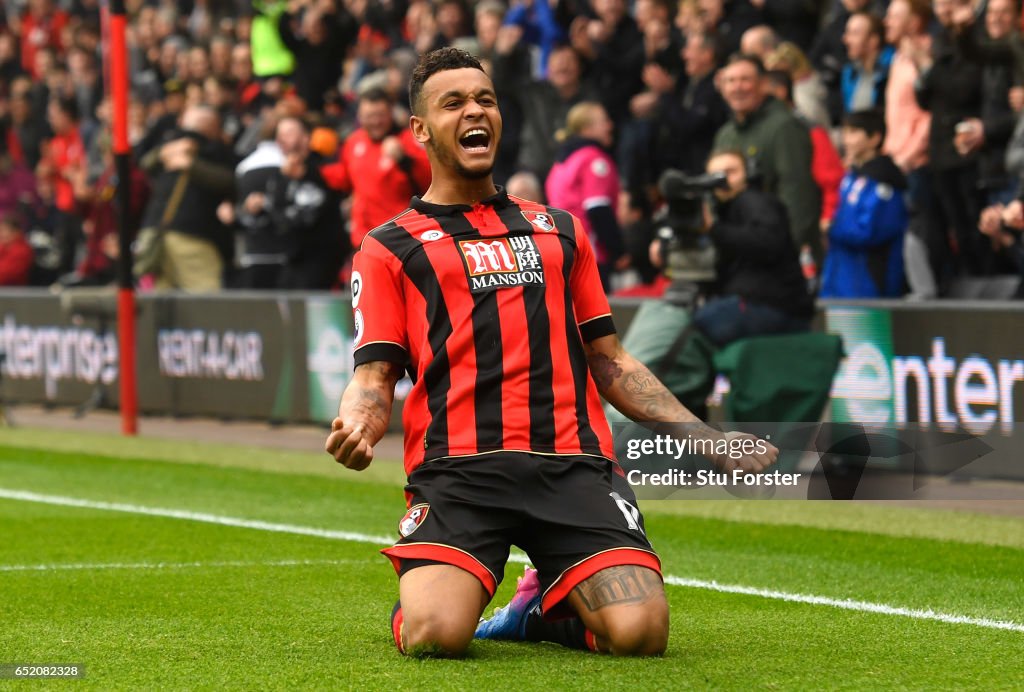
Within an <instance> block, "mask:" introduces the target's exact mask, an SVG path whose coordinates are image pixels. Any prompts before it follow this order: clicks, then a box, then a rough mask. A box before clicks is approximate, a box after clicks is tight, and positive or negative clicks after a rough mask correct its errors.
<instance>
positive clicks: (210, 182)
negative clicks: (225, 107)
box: [142, 106, 234, 292]
mask: <svg viewBox="0 0 1024 692" xmlns="http://www.w3.org/2000/svg"><path fill="white" fill-rule="evenodd" d="M171 136H172V137H173V138H172V139H171V140H170V141H168V142H166V143H164V144H163V145H162V146H160V147H159V148H157V149H154V150H153V151H152V152H150V153H149V154H148V155H147V156H146V157H144V158H143V160H142V167H143V169H144V170H146V171H147V172H148V173H149V175H150V179H151V180H152V181H153V193H152V197H150V200H149V204H148V205H146V212H145V214H143V219H142V228H143V229H146V228H160V229H163V238H162V242H163V256H162V262H161V266H160V267H159V268H158V270H157V272H156V273H157V282H156V287H157V288H159V289H180V290H183V291H189V292H210V291H219V290H220V289H221V286H222V285H223V277H222V274H223V270H224V258H225V257H226V256H227V255H228V254H229V253H230V251H231V237H230V235H229V234H228V233H227V231H226V230H225V229H224V227H223V226H222V225H221V223H220V221H219V220H218V218H217V205H218V204H220V202H221V201H222V200H224V199H226V198H228V197H229V196H230V195H231V194H232V192H233V191H234V174H233V173H232V161H231V155H230V152H229V151H228V149H227V147H225V146H224V144H223V143H222V142H221V141H220V140H219V137H220V119H219V118H218V116H217V111H215V110H213V109H212V108H209V107H208V106H192V107H190V108H189V109H188V110H186V111H185V113H184V114H183V115H182V118H181V126H180V130H178V131H177V132H175V133H173V134H172V135H171Z"/></svg>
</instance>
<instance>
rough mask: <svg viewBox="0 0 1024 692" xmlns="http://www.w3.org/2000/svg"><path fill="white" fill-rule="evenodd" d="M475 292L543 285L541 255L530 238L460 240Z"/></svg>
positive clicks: (472, 290) (460, 246)
mask: <svg viewBox="0 0 1024 692" xmlns="http://www.w3.org/2000/svg"><path fill="white" fill-rule="evenodd" d="M459 252H461V253H462V259H463V261H464V262H465V266H466V273H467V274H468V276H469V290H470V292H471V293H479V292H481V291H490V290H493V289H496V288H504V287H506V286H525V285H543V284H544V268H543V266H542V265H541V261H540V253H539V252H537V246H536V245H535V244H534V242H533V239H532V238H530V237H529V236H515V237H511V238H491V239H485V238H482V239H480V240H460V241H459Z"/></svg>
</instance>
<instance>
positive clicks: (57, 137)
mask: <svg viewBox="0 0 1024 692" xmlns="http://www.w3.org/2000/svg"><path fill="white" fill-rule="evenodd" d="M46 113H47V118H48V120H49V122H50V128H51V129H52V130H53V133H54V134H53V137H52V138H50V140H49V141H48V142H46V143H45V144H44V145H43V157H42V159H41V160H40V161H39V165H38V166H37V167H36V178H37V179H46V180H47V181H49V183H50V184H51V185H52V186H53V195H54V199H53V203H54V206H55V207H56V208H57V213H58V219H57V228H56V234H57V237H56V242H57V244H58V246H59V248H60V257H61V260H60V267H59V269H60V272H61V273H62V274H63V273H65V272H68V271H71V269H72V267H73V262H74V257H75V250H76V247H77V245H78V242H79V240H80V237H81V233H82V228H81V222H80V220H79V219H78V217H77V215H76V212H77V209H76V204H75V189H74V185H73V184H72V182H71V178H72V175H73V174H74V171H77V170H78V169H79V168H81V167H82V166H84V165H86V157H85V146H84V145H83V144H82V135H81V133H80V132H79V129H78V106H77V104H76V103H75V101H74V100H73V99H67V98H60V97H55V98H52V99H50V103H49V105H48V106H47V111H46Z"/></svg>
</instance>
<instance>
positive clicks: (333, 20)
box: [277, 0, 356, 111]
mask: <svg viewBox="0 0 1024 692" xmlns="http://www.w3.org/2000/svg"><path fill="white" fill-rule="evenodd" d="M303 7H304V11H303V13H302V14H301V18H300V17H299V16H298V15H296V14H292V13H290V12H285V13H284V14H282V15H281V16H280V17H279V18H278V25H277V30H278V33H279V34H280V36H281V41H282V42H283V43H284V45H285V46H286V47H287V48H288V50H289V51H290V52H291V53H292V55H293V56H294V57H295V73H294V74H293V75H292V80H293V81H294V83H295V90H296V92H297V93H298V95H299V98H301V99H302V100H303V101H305V102H306V106H307V108H309V109H310V110H313V111H319V110H322V109H323V106H324V94H325V93H327V91H328V89H330V88H331V87H334V86H336V85H337V84H338V80H339V79H340V78H341V68H342V64H343V63H344V60H345V57H346V55H347V54H348V50H349V48H350V47H351V46H352V44H353V43H354V42H355V35H356V24H355V20H354V19H353V18H352V15H350V14H349V13H348V11H347V10H345V9H344V8H342V9H341V10H340V11H338V12H335V13H324V12H322V11H321V10H320V8H319V7H316V6H314V5H313V4H312V2H311V1H310V0H305V1H304V2H303ZM296 20H299V21H298V23H299V29H298V30H297V31H296V30H295V29H294V28H293V24H294V23H296Z"/></svg>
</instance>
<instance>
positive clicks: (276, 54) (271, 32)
mask: <svg viewBox="0 0 1024 692" xmlns="http://www.w3.org/2000/svg"><path fill="white" fill-rule="evenodd" d="M252 9H253V10H254V11H255V12H256V16H255V17H253V20H252V30H251V38H250V45H251V46H252V71H253V74H255V75H256V76H257V77H259V78H260V79H267V78H269V77H283V76H287V75H290V74H291V73H292V72H294V71H295V57H294V56H293V55H292V53H291V51H290V50H288V47H287V46H286V45H285V44H284V41H283V40H282V38H281V33H280V31H279V29H278V27H279V26H280V20H281V17H282V16H283V15H284V14H286V13H287V12H288V3H287V2H286V1H285V0H254V2H253V3H252ZM164 78H165V79H166V75H165V77H164Z"/></svg>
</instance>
